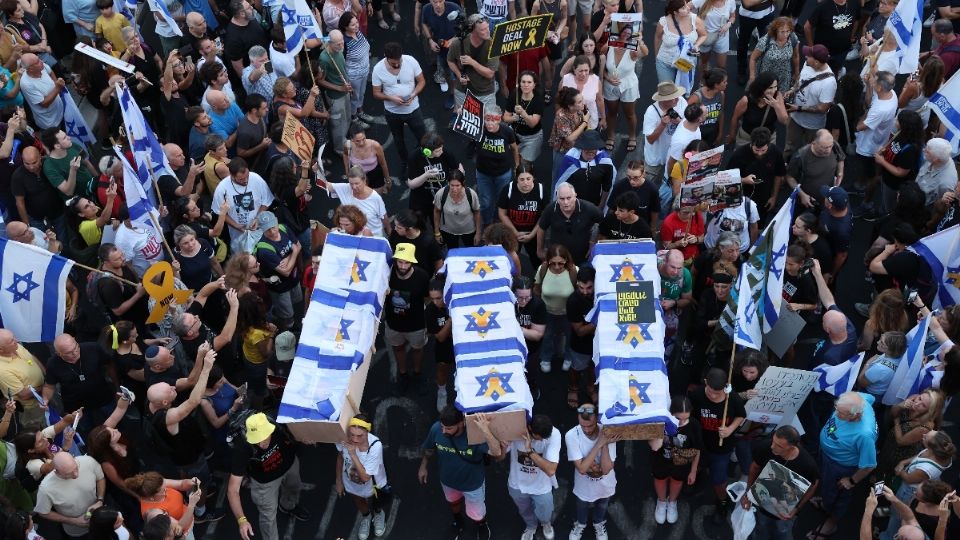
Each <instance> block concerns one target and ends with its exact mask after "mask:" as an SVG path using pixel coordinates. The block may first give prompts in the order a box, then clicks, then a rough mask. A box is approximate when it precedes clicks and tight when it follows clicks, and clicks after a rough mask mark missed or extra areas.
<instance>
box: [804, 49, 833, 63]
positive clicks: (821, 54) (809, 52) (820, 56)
mask: <svg viewBox="0 0 960 540" xmlns="http://www.w3.org/2000/svg"><path fill="white" fill-rule="evenodd" d="M803 55H804V56H809V57H811V58H813V59H814V60H817V61H819V62H826V61H828V60H830V51H829V50H827V47H826V46H825V45H812V46H806V45H805V46H804V47H803Z"/></svg>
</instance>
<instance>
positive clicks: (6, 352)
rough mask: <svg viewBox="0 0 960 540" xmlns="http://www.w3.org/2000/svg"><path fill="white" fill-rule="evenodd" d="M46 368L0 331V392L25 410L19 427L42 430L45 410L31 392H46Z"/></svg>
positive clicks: (14, 339) (6, 332) (10, 334)
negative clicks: (44, 382) (44, 378)
mask: <svg viewBox="0 0 960 540" xmlns="http://www.w3.org/2000/svg"><path fill="white" fill-rule="evenodd" d="M43 373H44V372H43V364H41V363H40V362H39V361H37V359H36V357H34V356H33V355H32V354H30V351H28V350H27V349H26V348H25V347H24V346H23V345H21V344H20V342H18V341H17V337H16V336H15V335H13V332H11V331H9V330H6V329H0V391H2V392H3V395H4V397H9V396H13V399H15V400H17V401H18V402H19V403H20V404H21V405H22V406H23V412H22V413H20V424H21V425H22V426H23V427H24V428H27V427H30V428H33V429H40V428H41V427H43V409H41V408H40V403H38V402H37V400H36V398H35V397H34V396H33V392H31V391H30V387H31V386H32V387H33V388H34V389H36V390H37V392H40V389H41V388H43Z"/></svg>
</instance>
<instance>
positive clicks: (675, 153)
mask: <svg viewBox="0 0 960 540" xmlns="http://www.w3.org/2000/svg"><path fill="white" fill-rule="evenodd" d="M683 124H684V122H680V123H679V124H678V125H677V132H676V133H674V134H673V137H672V138H671V139H670V148H669V149H668V150H667V156H668V157H672V158H673V160H674V161H680V160H681V159H683V152H684V151H685V150H686V149H687V145H688V144H690V143H691V142H693V141H695V140H697V139H701V138H703V137H702V136H701V135H700V126H697V129H695V130H693V131H690V130H689V129H687V127H686V126H684V125H683ZM667 174H670V172H669V171H667Z"/></svg>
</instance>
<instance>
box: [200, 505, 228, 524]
mask: <svg viewBox="0 0 960 540" xmlns="http://www.w3.org/2000/svg"><path fill="white" fill-rule="evenodd" d="M224 514H226V512H224V511H223V510H217V509H213V508H211V509H209V510H207V511H206V512H204V513H203V515H202V516H194V518H193V522H194V523H213V522H215V521H220V520H221V519H223V516H224Z"/></svg>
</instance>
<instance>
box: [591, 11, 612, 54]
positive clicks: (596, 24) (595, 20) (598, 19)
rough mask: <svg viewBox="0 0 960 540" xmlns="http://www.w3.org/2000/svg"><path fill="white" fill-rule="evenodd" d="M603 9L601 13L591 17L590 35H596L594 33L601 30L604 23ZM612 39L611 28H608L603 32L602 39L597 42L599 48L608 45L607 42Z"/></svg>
mask: <svg viewBox="0 0 960 540" xmlns="http://www.w3.org/2000/svg"><path fill="white" fill-rule="evenodd" d="M603 15H604V13H603V9H601V10H600V11H595V12H594V13H593V15H591V16H590V35H591V37H592V36H593V35H594V32H596V31H597V29H598V28H600V24H602V23H603ZM608 39H610V27H607V28H605V29H604V30H603V34H602V35H601V36H600V39H599V40H597V48H598V49H599V48H600V47H602V46H604V45H606V44H607V40H608Z"/></svg>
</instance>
